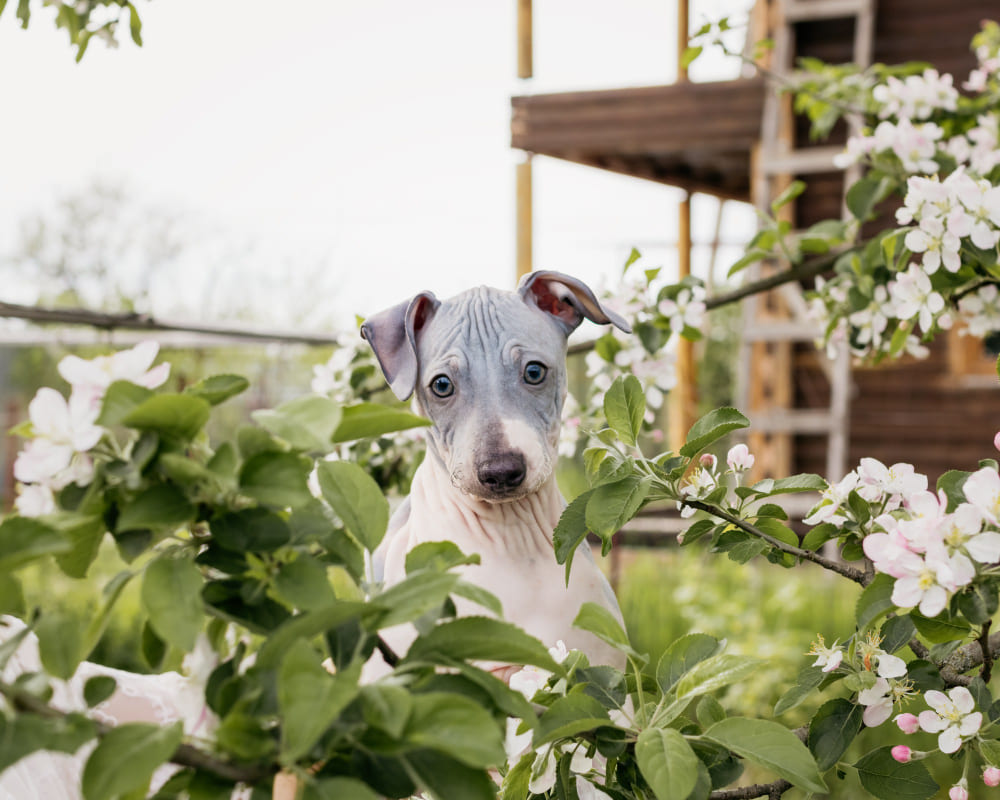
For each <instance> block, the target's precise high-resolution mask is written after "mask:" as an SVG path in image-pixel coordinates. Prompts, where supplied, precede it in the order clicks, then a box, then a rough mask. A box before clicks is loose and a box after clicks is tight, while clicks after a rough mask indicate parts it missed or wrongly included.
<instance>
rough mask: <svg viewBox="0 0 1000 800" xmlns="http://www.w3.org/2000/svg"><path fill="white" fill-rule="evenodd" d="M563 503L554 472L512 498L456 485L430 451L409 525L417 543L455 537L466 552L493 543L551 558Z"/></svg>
mask: <svg viewBox="0 0 1000 800" xmlns="http://www.w3.org/2000/svg"><path fill="white" fill-rule="evenodd" d="M564 506H565V501H564V500H563V497H562V495H561V494H560V492H559V487H558V485H557V484H556V480H555V476H554V475H550V476H549V478H548V479H547V480H546V481H545V483H543V484H542V486H541V487H540V488H539V489H538V491H535V492H531V493H530V494H527V495H524V496H523V497H520V498H517V499H515V500H510V501H507V502H502V503H493V502H487V501H485V500H481V499H480V498H478V497H473V496H472V495H468V494H465V493H464V492H462V491H461V490H460V489H458V488H456V487H455V486H453V485H452V482H451V476H450V475H449V474H448V471H447V469H446V468H445V466H444V464H443V463H442V462H441V460H440V459H439V458H438V457H436V454H434V453H432V452H428V454H427V458H426V459H425V460H424V462H423V463H422V464H421V465H420V467H419V468H418V469H417V471H416V474H415V475H414V476H413V485H412V487H411V489H410V516H409V520H408V523H409V524H408V527H409V528H410V531H409V533H410V538H411V542H413V543H419V542H423V541H440V540H442V539H450V540H452V541H454V542H455V544H457V545H458V546H459V547H460V548H461V549H462V551H463V552H466V553H470V552H471V553H482V552H483V550H484V549H485V548H488V549H492V550H499V551H502V552H505V553H508V554H510V555H532V556H534V555H538V554H545V555H547V557H549V558H551V557H553V553H552V531H553V529H554V528H555V526H556V523H557V522H558V521H559V517H560V515H561V514H562V511H563V508H564Z"/></svg>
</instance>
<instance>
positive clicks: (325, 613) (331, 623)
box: [257, 600, 368, 669]
mask: <svg viewBox="0 0 1000 800" xmlns="http://www.w3.org/2000/svg"><path fill="white" fill-rule="evenodd" d="M367 608H368V604H366V603H352V602H349V601H346V600H338V601H337V603H336V605H334V606H331V607H330V608H324V609H320V610H319V611H308V612H306V613H304V614H298V615H297V616H295V617H292V618H291V619H289V620H286V621H285V622H284V623H283V624H282V625H281V626H280V627H279V628H277V629H276V630H274V631H272V632H271V634H270V635H269V636H268V638H267V640H266V641H265V642H264V644H263V645H261V648H260V650H259V651H258V653H257V664H258V665H259V666H260V667H261V669H274V668H275V667H277V665H278V663H279V662H280V661H281V659H282V657H283V656H284V655H285V653H286V652H287V651H288V649H289V648H290V647H291V646H292V644H293V643H294V642H295V640H296V639H311V638H312V637H313V636H320V635H321V634H324V633H326V632H327V631H328V630H331V629H332V628H336V627H338V626H339V625H343V624H344V623H345V622H347V621H348V620H351V619H357V618H358V617H360V615H361V613H362V612H363V611H365V610H366V609H367Z"/></svg>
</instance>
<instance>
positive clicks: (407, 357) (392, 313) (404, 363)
mask: <svg viewBox="0 0 1000 800" xmlns="http://www.w3.org/2000/svg"><path fill="white" fill-rule="evenodd" d="M439 305H441V301H440V300H438V299H437V298H436V297H435V296H434V295H433V294H432V293H431V292H421V293H420V294H418V295H416V296H415V297H412V298H411V299H409V300H405V301H404V302H402V303H400V304H399V305H395V306H393V307H392V308H387V309H386V310H385V311H380V312H379V313H378V314H374V315H372V316H370V317H368V319H366V320H365V321H364V323H363V324H362V325H361V337H362V338H363V339H366V340H367V341H368V344H370V345H371V346H372V350H374V351H375V358H377V359H378V363H379V366H380V367H382V373H383V374H384V375H385V379H386V381H388V383H389V388H390V389H392V393H393V394H394V395H396V397H398V398H399V399H400V400H406V399H408V398H409V396H410V395H411V394H413V389H414V388H415V387H416V385H417V374H418V372H419V370H418V367H419V364H418V362H417V334H418V333H419V332H420V329H421V328H422V327H423V326H424V325H426V324H427V321H428V320H429V319H430V318H431V317H432V316H433V315H434V312H435V311H436V310H437V307H438V306H439Z"/></svg>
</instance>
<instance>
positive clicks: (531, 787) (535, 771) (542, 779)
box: [528, 747, 556, 794]
mask: <svg viewBox="0 0 1000 800" xmlns="http://www.w3.org/2000/svg"><path fill="white" fill-rule="evenodd" d="M555 785H556V754H555V748H554V747H550V748H548V750H546V751H545V752H540V753H538V755H536V756H535V763H534V764H532V766H531V779H530V780H529V781H528V791H529V792H531V793H532V794H545V793H546V792H547V791H549V790H550V789H552V787H554V786H555Z"/></svg>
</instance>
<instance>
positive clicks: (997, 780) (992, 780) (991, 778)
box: [983, 767, 1000, 786]
mask: <svg viewBox="0 0 1000 800" xmlns="http://www.w3.org/2000/svg"><path fill="white" fill-rule="evenodd" d="M983 783H985V784H986V785H987V786H1000V767H987V768H986V769H984V770H983Z"/></svg>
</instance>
